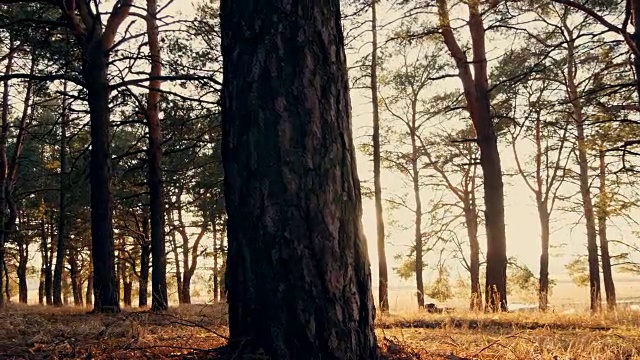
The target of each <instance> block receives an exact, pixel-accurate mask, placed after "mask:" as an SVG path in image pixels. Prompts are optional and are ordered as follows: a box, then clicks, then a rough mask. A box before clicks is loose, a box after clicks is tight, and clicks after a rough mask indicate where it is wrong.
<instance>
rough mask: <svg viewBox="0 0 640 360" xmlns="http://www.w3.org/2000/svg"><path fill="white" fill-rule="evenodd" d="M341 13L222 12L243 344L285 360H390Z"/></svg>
mask: <svg viewBox="0 0 640 360" xmlns="http://www.w3.org/2000/svg"><path fill="white" fill-rule="evenodd" d="M339 3H340V1H339V0H327V1H322V2H317V1H315V2H291V1H287V0H274V1H271V2H268V3H265V2H264V1H257V0H223V1H222V2H221V25H222V54H223V73H224V79H226V80H225V82H224V90H223V92H222V93H223V94H224V95H223V106H222V119H223V142H222V158H223V165H224V172H225V182H224V187H225V204H226V208H227V215H228V239H229V251H228V252H229V255H228V270H227V279H226V281H227V289H228V296H229V333H230V344H231V346H232V348H233V347H235V348H240V347H242V348H243V349H250V351H251V350H253V351H257V350H263V351H264V355H265V356H266V357H269V358H273V359H281V360H286V359H309V360H319V359H363V360H368V359H375V358H376V356H377V347H376V337H375V333H374V329H373V319H374V307H373V298H372V294H371V272H370V271H371V270H370V264H369V260H368V256H367V245H366V240H365V238H364V235H363V231H362V224H361V216H362V206H361V197H360V184H359V180H358V176H357V173H356V164H355V146H354V144H353V139H352V134H351V120H350V103H349V92H348V88H349V86H348V80H347V70H346V57H345V54H344V48H343V47H344V39H343V35H342V27H341V22H340V11H339V8H340V6H339ZM257 239H259V241H256V240H257Z"/></svg>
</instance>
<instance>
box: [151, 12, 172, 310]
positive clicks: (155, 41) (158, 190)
mask: <svg viewBox="0 0 640 360" xmlns="http://www.w3.org/2000/svg"><path fill="white" fill-rule="evenodd" d="M157 12H158V4H157V1H156V0H147V17H146V22H147V36H148V39H149V50H150V53H151V71H150V72H149V76H151V77H156V78H157V77H159V76H160V75H162V62H161V61H162V59H161V58H160V40H159V37H160V36H159V31H158V25H157V22H156V17H157V15H158V14H157ZM160 86H161V82H160V80H152V81H150V82H149V87H150V88H151V90H149V96H148V97H147V125H148V128H149V155H148V165H149V173H148V176H149V178H148V181H149V201H150V203H149V213H150V214H151V252H152V256H151V261H152V264H151V309H153V310H154V311H162V310H166V309H167V307H168V306H169V301H168V297H167V254H166V247H165V234H164V201H163V195H162V168H161V162H162V131H161V127H160V92H159V91H155V90H156V89H157V90H160Z"/></svg>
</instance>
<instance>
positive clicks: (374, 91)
mask: <svg viewBox="0 0 640 360" xmlns="http://www.w3.org/2000/svg"><path fill="white" fill-rule="evenodd" d="M376 11H377V9H376V0H373V1H372V2H371V35H372V38H373V39H372V41H371V106H372V111H373V135H372V143H373V182H374V197H375V203H376V233H377V236H378V241H377V245H378V282H379V283H378V302H379V303H380V311H382V312H383V313H385V312H388V311H389V275H388V271H387V255H386V252H385V246H384V239H385V238H384V215H383V212H382V184H381V180H380V112H379V109H378V105H379V104H378V18H377V12H376Z"/></svg>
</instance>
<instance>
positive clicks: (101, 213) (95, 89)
mask: <svg viewBox="0 0 640 360" xmlns="http://www.w3.org/2000/svg"><path fill="white" fill-rule="evenodd" d="M88 41H89V43H88V44H87V48H86V49H85V54H84V62H83V68H82V72H83V77H84V78H85V79H87V80H88V81H87V97H88V99H89V111H90V116H89V117H90V122H91V162H90V174H89V182H90V186H91V239H92V248H91V250H92V252H91V255H92V258H93V272H94V277H93V291H94V300H95V301H94V311H96V312H118V311H120V303H119V297H120V294H119V290H118V279H117V277H116V271H115V253H114V244H113V219H112V205H111V203H112V199H111V185H110V180H111V165H110V162H111V158H110V157H111V152H110V149H109V147H110V146H109V144H110V139H109V91H108V82H107V58H106V55H105V50H104V47H103V41H102V39H101V38H97V39H96V38H89V39H88Z"/></svg>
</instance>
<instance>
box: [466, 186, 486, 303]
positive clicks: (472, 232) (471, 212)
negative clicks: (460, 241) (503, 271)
mask: <svg viewBox="0 0 640 360" xmlns="http://www.w3.org/2000/svg"><path fill="white" fill-rule="evenodd" d="M472 197H473V200H471V199H469V200H467V201H466V202H465V209H464V219H465V225H466V228H467V237H468V238H469V275H470V278H471V298H470V300H469V309H470V310H471V311H479V310H482V288H481V287H480V241H479V240H478V214H477V213H476V210H475V196H472Z"/></svg>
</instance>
